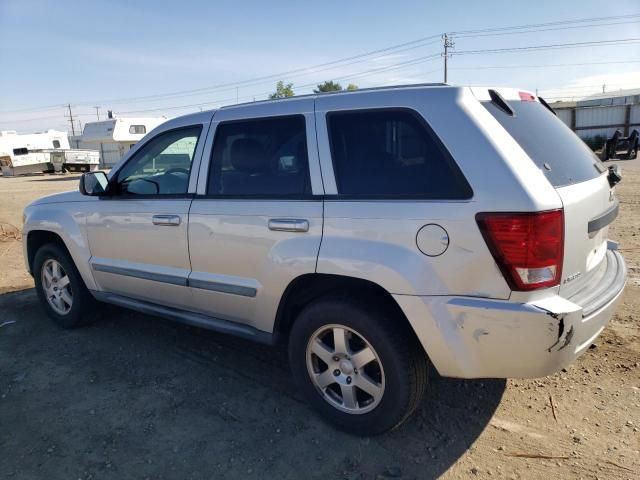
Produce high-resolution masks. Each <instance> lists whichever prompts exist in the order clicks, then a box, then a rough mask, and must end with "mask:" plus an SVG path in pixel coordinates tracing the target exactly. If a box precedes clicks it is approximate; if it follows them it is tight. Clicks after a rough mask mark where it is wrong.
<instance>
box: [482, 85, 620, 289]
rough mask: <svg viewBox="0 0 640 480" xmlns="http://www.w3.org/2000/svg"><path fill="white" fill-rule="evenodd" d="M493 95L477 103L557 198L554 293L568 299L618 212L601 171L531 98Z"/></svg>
mask: <svg viewBox="0 0 640 480" xmlns="http://www.w3.org/2000/svg"><path fill="white" fill-rule="evenodd" d="M495 91H496V92H498V93H499V95H500V97H496V98H494V100H489V99H487V100H484V101H483V102H482V103H483V105H484V106H485V108H486V109H487V110H488V111H489V112H490V113H491V114H492V115H493V116H494V117H495V118H496V120H498V122H500V124H501V125H502V126H503V127H504V128H505V129H506V130H507V132H509V134H511V136H512V137H513V138H514V139H515V140H516V141H517V142H518V143H519V145H520V146H521V147H522V149H523V150H524V151H525V152H526V153H527V155H528V156H529V157H530V158H531V160H532V161H533V162H534V163H535V164H536V165H537V166H538V168H540V170H541V171H542V172H543V173H544V174H545V176H546V177H547V180H549V182H550V183H551V185H553V187H554V188H555V189H556V192H557V193H558V195H559V196H560V199H561V200H562V204H563V208H564V219H565V232H564V234H565V247H564V261H563V269H562V279H561V284H560V293H561V294H562V295H563V296H564V297H570V296H571V295H572V294H573V293H575V292H577V291H578V290H580V288H581V287H582V286H583V285H585V284H586V283H587V282H588V280H589V278H591V277H592V276H593V275H595V274H596V272H597V271H598V267H599V266H601V265H603V264H602V260H603V259H604V257H605V255H606V251H607V234H608V231H609V224H610V223H611V222H612V221H613V220H614V219H615V217H616V215H617V211H618V210H617V209H618V202H617V200H616V198H615V196H614V193H613V190H612V189H611V187H610V186H609V182H608V180H607V175H606V171H607V168H606V167H605V166H604V165H603V164H602V163H601V162H600V160H599V159H598V158H597V157H596V156H595V154H594V153H593V152H592V151H591V150H590V149H589V147H587V145H586V144H585V143H584V142H583V141H582V140H581V139H580V138H579V137H578V136H576V135H575V134H574V133H573V132H572V131H571V129H569V128H568V127H567V126H566V125H565V124H564V123H563V122H562V121H561V120H560V119H559V118H558V117H556V116H555V115H554V114H553V113H552V112H551V111H550V110H549V109H548V108H547V107H545V106H544V105H543V104H542V103H540V101H539V100H538V99H537V98H536V97H535V95H532V94H531V93H529V92H520V91H517V90H511V89H498V90H495ZM486 92H487V91H486V90H485V91H484V92H483V93H484V94H485V95H486ZM501 99H502V100H504V101H505V103H506V106H505V105H502V104H501Z"/></svg>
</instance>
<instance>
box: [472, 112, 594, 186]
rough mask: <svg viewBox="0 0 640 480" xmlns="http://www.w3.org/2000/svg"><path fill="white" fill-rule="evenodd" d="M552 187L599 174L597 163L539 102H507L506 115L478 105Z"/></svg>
mask: <svg viewBox="0 0 640 480" xmlns="http://www.w3.org/2000/svg"><path fill="white" fill-rule="evenodd" d="M482 103H483V104H484V106H485V108H486V109H487V110H489V112H491V114H492V115H493V116H494V117H495V119H496V120H498V122H500V125H502V126H503V127H504V128H505V130H506V131H507V132H509V134H511V136H512V137H513V138H514V139H515V141H516V142H518V143H519V144H520V146H521V147H522V149H523V150H524V151H525V152H526V153H527V155H529V157H530V158H531V160H533V161H534V163H535V164H536V165H537V166H538V168H539V169H540V170H542V171H543V172H544V174H545V176H546V177H547V179H548V180H549V182H550V183H551V185H553V186H554V187H563V186H566V185H572V184H574V183H580V182H585V181H587V180H591V179H593V178H596V177H597V176H598V175H600V171H604V170H599V169H598V166H599V164H600V160H599V159H598V158H597V157H596V156H595V154H594V153H593V152H592V151H591V149H590V148H589V147H587V145H585V143H584V142H583V141H582V140H580V138H578V136H577V135H575V134H574V133H573V132H572V131H571V129H570V128H569V127H567V126H566V125H565V124H564V123H563V122H562V120H560V119H559V118H558V117H556V116H555V115H554V114H553V113H551V112H550V111H549V110H547V108H546V107H545V106H544V105H542V104H541V103H539V102H535V101H528V102H520V101H508V103H509V106H510V107H511V109H512V110H513V112H514V114H513V116H512V115H509V114H507V113H505V112H504V111H502V110H501V109H500V108H498V107H497V106H496V105H494V104H493V103H492V102H482Z"/></svg>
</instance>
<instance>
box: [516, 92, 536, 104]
mask: <svg viewBox="0 0 640 480" xmlns="http://www.w3.org/2000/svg"><path fill="white" fill-rule="evenodd" d="M518 96H519V97H520V100H521V101H523V102H535V101H536V96H535V95H531V94H530V93H529V92H518Z"/></svg>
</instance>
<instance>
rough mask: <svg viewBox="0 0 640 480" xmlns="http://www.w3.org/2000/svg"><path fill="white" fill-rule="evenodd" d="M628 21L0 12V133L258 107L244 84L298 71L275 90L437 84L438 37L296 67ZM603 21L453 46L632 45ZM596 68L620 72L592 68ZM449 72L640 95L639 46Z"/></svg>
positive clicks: (309, 9)
mask: <svg viewBox="0 0 640 480" xmlns="http://www.w3.org/2000/svg"><path fill="white" fill-rule="evenodd" d="M624 14H640V2H639V1H638V0H618V1H617V2H615V3H613V2H610V1H584V0H581V1H578V0H574V1H558V0H554V1H540V0H538V1H535V2H533V1H531V2H525V1H508V2H507V1H489V0H484V1H471V0H469V1H455V2H442V1H440V2H434V1H426V0H422V1H400V0H395V1H393V2H380V5H378V4H377V2H373V1H360V0H351V1H345V0H341V1H335V2H334V1H331V0H325V1H322V2H317V1H316V2H301V1H297V2H296V1H286V2H285V1H276V0H272V1H243V0H234V1H217V2H216V1H205V0H202V1H188V0H182V1H175V0H172V1H160V0H154V1H151V0H135V1H131V0H129V1H121V0H110V1H101V2H90V1H86V0H84V1H74V0H67V1H48V0H0V59H1V65H2V66H3V67H4V68H3V70H2V74H1V75H0V129H2V130H7V129H13V130H18V131H19V132H30V131H37V130H43V129H47V128H57V129H63V130H67V129H70V127H69V123H68V121H67V120H66V119H65V117H64V115H65V114H66V113H67V112H66V111H65V109H64V108H62V105H64V104H67V103H71V105H72V108H73V112H74V115H77V118H78V120H80V121H82V122H83V123H85V122H87V121H91V120H95V119H96V111H95V109H94V108H93V107H94V106H99V107H100V109H101V110H100V112H101V115H102V117H104V115H105V114H106V110H107V109H111V110H113V111H114V112H115V113H116V114H119V115H121V116H134V115H135V116H159V115H167V116H175V115H179V114H182V113H187V112H189V111H195V110H199V109H200V108H203V109H210V108H214V107H216V106H220V105H223V104H230V103H235V102H236V98H237V99H238V101H240V102H242V101H251V100H253V99H254V98H255V99H264V98H265V97H266V96H267V94H268V92H270V91H272V90H273V89H274V86H275V83H276V81H277V78H268V79H265V80H262V81H256V82H253V83H241V82H245V81H246V80H249V79H255V78H257V77H264V76H269V75H272V74H276V73H279V72H290V71H292V70H299V71H298V72H294V73H291V74H288V75H283V76H282V80H284V81H286V82H292V83H293V84H294V90H295V92H296V93H298V94H301V93H309V92H311V89H312V87H311V86H310V85H311V84H313V83H319V82H321V81H323V80H330V79H337V80H338V81H340V82H341V83H342V84H343V85H345V86H346V84H348V83H350V82H351V83H356V84H357V85H359V86H360V87H368V86H377V85H385V84H401V83H418V82H439V81H442V79H443V76H442V58H441V57H440V56H437V54H438V53H439V52H441V50H442V41H441V40H440V39H439V38H438V37H435V38H433V39H430V40H429V39H427V40H425V41H423V42H421V43H415V44H409V45H408V46H405V47H402V48H397V49H394V50H391V51H388V52H381V53H379V54H375V55H370V56H368V57H363V58H357V59H354V60H351V61H349V62H342V63H337V64H334V65H329V66H325V67H321V68H315V69H309V70H304V69H307V68H309V67H313V66H316V65H319V64H323V63H327V62H331V61H333V60H337V59H343V58H346V57H352V56H355V55H359V54H361V53H366V52H369V51H372V50H377V49H384V48H386V47H390V46H393V45H398V44H402V43H405V42H412V41H414V40H416V39H420V38H425V37H429V36H431V35H434V36H436V35H439V34H441V33H442V32H456V31H458V32H459V31H463V30H476V29H485V28H495V27H508V26H514V25H523V24H535V23H548V22H556V21H562V20H571V19H582V18H590V17H603V16H612V15H624ZM603 23H605V22H603ZM606 23H607V24H606V25H601V26H596V24H595V23H594V26H591V27H589V28H573V27H575V26H576V25H572V26H571V27H572V28H563V29H561V30H549V29H544V28H542V27H541V28H539V29H538V30H539V31H536V32H532V33H524V34H523V33H518V34H508V35H495V34H494V35H490V36H477V35H476V36H465V35H462V34H458V35H455V34H454V35H453V38H454V41H455V49H454V52H468V51H471V50H485V49H500V48H511V47H529V46H536V45H551V44H560V43H577V42H601V41H606V40H618V39H630V38H638V39H640V17H635V18H627V19H624V18H622V19H619V20H615V21H613V20H609V21H608V22H606ZM568 26H570V25H568ZM430 55H434V57H432V58H430ZM425 57H427V58H425ZM601 62H628V63H615V64H614V63H607V64H599V65H594V63H601ZM585 63H589V65H576V64H585ZM449 65H450V71H449V83H452V84H463V85H471V84H475V85H495V86H518V87H522V88H527V89H531V90H535V89H539V92H540V94H541V95H542V96H546V97H548V98H549V99H550V100H554V99H557V98H558V97H580V96H584V95H588V94H591V93H595V92H599V91H601V90H602V84H606V89H607V91H611V90H617V89H620V88H633V87H640V43H637V42H635V43H634V42H628V43H627V44H622V45H620V44H619V45H589V46H586V47H577V48H562V49H557V50H540V51H527V50H525V51H522V50H520V51H514V52H498V53H487V52H484V53H479V54H465V55H456V56H453V57H452V58H451V59H450V60H449ZM542 66H547V67H546V68H542ZM221 84H222V85H226V86H225V87H219V88H211V87H215V86H219V85H221ZM235 84H239V86H238V88H236V85H235ZM198 89H201V90H199V91H195V92H194V91H193V90H198ZM177 92H182V93H177ZM140 97H147V98H140ZM76 126H77V124H76Z"/></svg>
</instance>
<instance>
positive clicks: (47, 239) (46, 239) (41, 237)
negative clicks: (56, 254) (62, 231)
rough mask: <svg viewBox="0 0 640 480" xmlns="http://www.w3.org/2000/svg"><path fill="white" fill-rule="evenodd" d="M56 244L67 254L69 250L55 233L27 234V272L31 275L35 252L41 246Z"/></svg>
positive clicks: (35, 231)
mask: <svg viewBox="0 0 640 480" xmlns="http://www.w3.org/2000/svg"><path fill="white" fill-rule="evenodd" d="M50 243H53V244H56V245H58V246H60V247H62V248H64V249H65V250H66V251H67V253H69V249H68V248H67V246H66V244H65V243H64V240H62V237H60V235H58V234H57V233H55V232H52V231H49V230H31V231H30V232H29V233H28V234H27V266H28V267H29V272H31V274H32V275H33V274H34V272H33V261H34V259H35V257H36V252H37V251H38V250H39V249H40V248H41V247H42V246H43V245H47V244H50Z"/></svg>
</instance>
